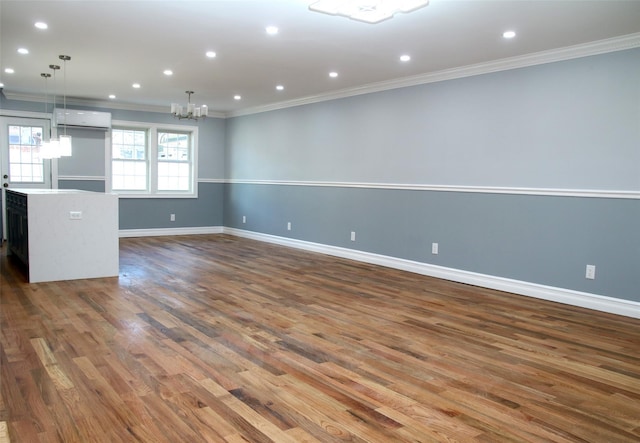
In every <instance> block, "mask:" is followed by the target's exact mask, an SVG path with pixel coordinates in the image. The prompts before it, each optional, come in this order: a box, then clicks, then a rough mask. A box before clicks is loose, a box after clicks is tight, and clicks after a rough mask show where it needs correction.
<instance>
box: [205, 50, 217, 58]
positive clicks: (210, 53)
mask: <svg viewBox="0 0 640 443" xmlns="http://www.w3.org/2000/svg"><path fill="white" fill-rule="evenodd" d="M206 56H207V57H209V58H216V53H215V52H213V51H207V53H206Z"/></svg>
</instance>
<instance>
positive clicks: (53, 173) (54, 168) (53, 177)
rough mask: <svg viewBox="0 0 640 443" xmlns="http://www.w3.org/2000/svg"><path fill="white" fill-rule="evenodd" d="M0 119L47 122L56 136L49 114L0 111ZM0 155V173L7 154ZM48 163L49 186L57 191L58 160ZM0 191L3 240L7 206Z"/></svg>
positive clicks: (3, 193)
mask: <svg viewBox="0 0 640 443" xmlns="http://www.w3.org/2000/svg"><path fill="white" fill-rule="evenodd" d="M0 117H2V118H7V119H11V118H16V119H25V118H26V119H37V120H48V121H49V128H50V130H51V137H55V136H56V135H57V128H54V127H53V124H52V115H51V114H50V113H45V112H33V111H16V110H11V109H0ZM3 135H4V134H3ZM43 139H44V137H43ZM7 148H8V145H7ZM1 154H2V153H0V171H1V170H2V168H3V167H6V168H7V170H8V164H7V165H4V164H3V163H4V162H5V161H8V152H7V158H4V156H3V155H1ZM45 161H46V160H45ZM49 161H50V162H51V163H50V165H49V167H50V181H51V183H50V186H51V189H58V159H51V160H49ZM0 179H1V177H0ZM2 180H4V179H2ZM0 189H1V191H0V194H2V195H1V198H0V208H1V211H0V220H1V221H2V223H1V226H0V234H1V235H0V238H2V239H5V238H7V236H6V218H7V217H6V207H7V206H6V197H5V188H4V187H1V188H0Z"/></svg>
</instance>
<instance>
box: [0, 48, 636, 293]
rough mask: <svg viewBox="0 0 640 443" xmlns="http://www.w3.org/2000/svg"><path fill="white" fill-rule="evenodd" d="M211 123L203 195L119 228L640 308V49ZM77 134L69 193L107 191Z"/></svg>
mask: <svg viewBox="0 0 640 443" xmlns="http://www.w3.org/2000/svg"><path fill="white" fill-rule="evenodd" d="M1 105H2V107H3V108H9V109H16V110H29V111H35V112H40V111H42V105H41V104H38V103H29V102H12V101H10V100H6V99H3V100H2V103H1ZM109 111H110V112H112V114H113V118H114V119H115V120H131V121H152V122H167V123H175V121H174V120H173V119H171V118H170V117H169V116H167V115H164V114H159V113H147V112H137V111H123V110H117V109H111V110H109ZM198 125H199V128H200V129H199V139H200V150H199V179H200V183H199V188H198V190H199V197H198V198H197V199H121V201H120V214H121V215H120V228H121V229H153V228H180V227H212V226H222V225H224V226H226V227H233V228H238V229H243V230H249V231H254V232H256V233H264V234H272V235H276V236H281V237H286V238H295V239H299V240H305V241H309V242H314V243H319V244H323V245H330V246H340V247H344V248H351V249H356V250H361V251H366V252H371V253H376V254H381V255H386V256H391V257H397V258H403V259H408V260H414V261H418V262H422V263H428V264H434V265H441V266H444V267H449V268H453V269H459V270H463V271H471V272H478V273H481V274H487V275H491V276H496V277H504V278H509V279H516V280H521V281H525V282H531V283H537V284H541V285H548V286H551V287H556V288H565V289H570V290H576V291H583V292H588V293H593V294H599V295H606V296H610V297H615V298H620V299H626V300H632V301H640V290H639V289H638V288H640V230H639V229H638V225H639V221H640V198H639V196H640V50H639V49H634V50H627V51H620V52H615V53H609V54H603V55H598V56H592V57H584V58H580V59H574V60H569V61H564V62H557V63H549V64H544V65H539V66H533V67H529V68H522V69H514V70H510V71H503V72H498V73H492V74H485V75H479V76H475V77H467V78H461V79H456V80H449V81H442V82H437V83H431V84H425V85H420V86H413V87H406V88H399V89H395V90H389V91H385V92H379V93H372V94H366V95H360V96H354V97H350V98H344V99H338V100H331V101H326V102H320V103H314V104H308V105H304V106H297V107H292V108H286V109H282V110H276V111H270V112H264V113H258V114H252V115H247V116H242V117H235V118H229V119H226V120H225V119H216V118H209V119H206V120H204V121H202V122H200V123H198ZM72 135H73V137H74V156H73V157H71V158H70V159H61V160H60V161H59V174H60V176H61V177H63V180H61V181H60V184H59V185H60V187H67V188H79V189H88V190H98V191H100V190H103V189H104V174H105V165H104V162H105V154H104V139H103V138H102V137H101V136H100V133H96V132H93V131H86V130H77V131H74V132H73V133H72ZM103 135H104V134H102V136H103ZM550 194H553V195H550ZM171 213H175V214H176V222H173V223H171V222H169V217H168V214H171ZM243 216H245V217H246V223H243V222H242V217H243ZM287 222H291V223H292V229H291V230H290V231H289V230H287V229H286V224H287ZM351 231H355V232H356V234H357V236H356V241H355V242H352V241H351V240H350V233H351ZM433 242H437V243H439V246H440V251H439V254H438V255H432V254H431V243H433ZM587 264H594V265H596V266H597V274H596V279H595V280H586V279H585V266H586V265H587Z"/></svg>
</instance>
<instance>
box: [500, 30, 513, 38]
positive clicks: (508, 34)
mask: <svg viewBox="0 0 640 443" xmlns="http://www.w3.org/2000/svg"><path fill="white" fill-rule="evenodd" d="M502 36H503V37H504V38H513V37H515V36H516V31H504V32H503V33H502Z"/></svg>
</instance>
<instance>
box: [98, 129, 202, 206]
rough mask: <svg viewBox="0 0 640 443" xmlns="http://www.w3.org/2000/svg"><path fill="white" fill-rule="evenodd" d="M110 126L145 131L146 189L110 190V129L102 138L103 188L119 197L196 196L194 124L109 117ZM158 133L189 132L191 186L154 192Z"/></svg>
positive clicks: (156, 177)
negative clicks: (103, 157) (132, 120)
mask: <svg viewBox="0 0 640 443" xmlns="http://www.w3.org/2000/svg"><path fill="white" fill-rule="evenodd" d="M111 126H112V128H113V129H133V130H137V131H146V132H147V152H146V154H147V155H146V157H147V159H146V162H147V174H148V177H147V181H148V190H146V191H122V190H113V183H112V175H111V174H112V171H111V166H112V160H113V158H112V145H111V131H108V132H107V134H106V137H105V191H106V192H111V193H114V194H118V195H119V196H120V197H122V198H197V197H198V177H197V174H198V127H197V126H188V125H172V124H165V123H149V122H131V121H125V120H113V121H112V122H111ZM158 132H180V133H185V132H186V133H189V136H190V139H191V186H190V187H191V189H190V190H189V191H158Z"/></svg>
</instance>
